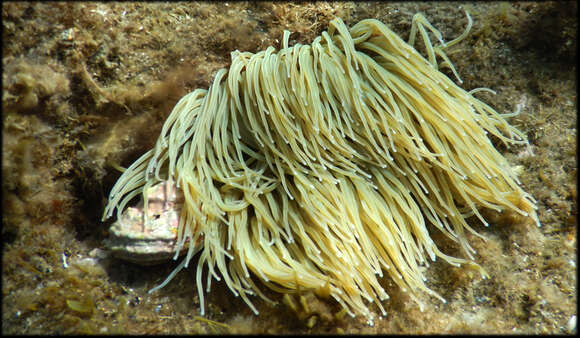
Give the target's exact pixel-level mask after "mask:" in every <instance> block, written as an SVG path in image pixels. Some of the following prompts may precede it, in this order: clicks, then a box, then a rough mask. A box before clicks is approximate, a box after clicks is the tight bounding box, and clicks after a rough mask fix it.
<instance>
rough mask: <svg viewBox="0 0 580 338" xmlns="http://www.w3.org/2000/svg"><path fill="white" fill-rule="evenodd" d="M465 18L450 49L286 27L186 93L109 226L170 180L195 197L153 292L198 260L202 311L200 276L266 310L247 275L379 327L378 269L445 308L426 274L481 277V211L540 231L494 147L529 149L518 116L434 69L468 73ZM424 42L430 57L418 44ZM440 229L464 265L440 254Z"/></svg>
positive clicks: (116, 191) (386, 33)
mask: <svg viewBox="0 0 580 338" xmlns="http://www.w3.org/2000/svg"><path fill="white" fill-rule="evenodd" d="M467 16H468V21H469V25H468V27H467V29H466V30H465V32H464V33H463V34H461V36H459V37H458V38H456V39H455V40H453V41H451V42H448V43H444V42H443V39H442V37H441V34H440V33H439V32H438V31H437V30H436V29H435V28H433V27H432V26H431V25H430V24H429V23H428V22H427V20H426V19H425V18H424V17H423V15H421V14H417V15H415V17H414V18H413V25H412V30H411V37H410V39H409V43H406V42H404V41H403V40H402V39H401V38H400V37H399V36H398V35H397V34H395V33H394V32H392V31H391V30H390V29H389V28H388V27H386V26H385V25H384V24H383V23H381V22H379V21H377V20H372V19H369V20H362V21H360V22H359V23H357V24H356V25H354V26H353V27H351V28H350V29H348V27H347V26H346V25H345V24H344V23H343V21H342V20H341V19H339V18H337V19H334V20H332V21H331V22H330V24H329V28H328V31H325V32H323V33H322V35H321V36H319V37H317V38H316V39H314V41H313V42H312V44H311V45H302V44H296V45H294V46H289V36H290V33H289V32H287V31H285V32H284V37H283V42H282V49H280V50H279V51H277V52H276V50H275V49H274V48H273V47H269V48H267V49H266V50H265V51H261V52H258V53H256V54H253V53H249V52H239V51H234V52H232V53H231V65H230V67H229V69H221V70H219V71H218V72H217V75H216V76H215V79H214V81H213V83H212V85H211V87H210V88H209V90H204V89H196V90H194V91H193V92H191V93H189V94H187V95H186V96H184V97H183V98H182V99H181V100H180V101H179V102H178V103H177V105H176V106H175V108H174V109H173V111H172V113H171V114H170V115H169V117H168V118H167V121H166V122H165V124H164V126H163V129H162V131H161V135H160V136H159V139H158V140H157V143H156V145H155V147H154V148H153V149H151V150H150V151H148V152H147V153H145V154H144V155H143V156H141V157H140V158H139V159H138V160H137V161H136V162H135V163H133V164H132V165H131V166H130V167H129V168H128V169H127V170H126V171H125V172H124V173H123V174H122V176H121V177H120V178H119V180H118V182H117V183H116V184H115V186H114V187H113V189H112V191H111V194H110V199H109V203H108V205H107V206H106V209H105V215H104V218H107V217H110V216H112V214H113V212H114V210H115V209H117V217H118V218H119V217H120V215H121V213H122V211H123V210H124V209H125V207H126V206H127V204H128V203H129V202H130V201H131V200H132V199H133V198H135V197H137V196H139V195H143V198H144V200H145V201H147V194H146V192H147V191H148V188H149V187H151V186H152V185H154V184H158V183H159V182H163V181H166V180H173V181H175V182H176V184H177V186H178V187H179V189H181V190H182V192H183V195H184V201H185V202H184V204H183V207H182V210H181V214H180V221H179V231H178V235H177V243H178V245H177V248H176V257H175V258H177V253H178V252H180V251H181V249H182V248H184V247H185V246H186V245H187V244H189V248H188V251H187V254H186V256H185V258H184V260H183V261H182V262H181V263H180V264H179V265H178V267H177V268H176V269H175V270H174V271H173V273H171V275H170V276H169V277H168V278H167V280H166V281H165V282H164V283H163V284H161V285H160V286H159V287H162V286H163V285H165V284H166V283H167V282H169V280H171V278H172V277H173V276H174V275H175V273H177V272H178V271H179V270H181V269H182V268H184V267H187V265H188V264H189V262H190V261H191V259H192V257H193V255H194V253H195V252H197V251H198V250H199V251H200V252H201V253H200V255H199V261H198V263H197V275H196V282H197V289H198V292H199V297H200V303H201V313H202V314H203V313H204V301H203V283H202V270H203V267H204V266H207V268H208V274H207V282H206V283H207V290H209V287H210V283H211V279H212V277H213V278H215V279H216V280H221V279H222V278H223V280H224V282H225V283H226V284H227V286H228V287H229V288H230V289H231V291H232V292H233V293H234V295H236V296H238V295H239V296H241V298H242V299H243V300H244V301H245V302H246V303H247V304H248V305H249V306H250V307H251V308H252V310H253V311H254V312H256V313H257V310H256V308H255V307H254V306H253V305H252V303H251V301H250V299H249V297H248V295H252V294H258V295H260V296H261V297H263V298H264V299H267V298H266V297H265V296H264V294H263V293H261V292H260V289H259V288H258V286H257V285H256V284H255V283H254V281H253V279H252V278H251V274H253V276H255V278H257V279H259V280H260V281H261V282H262V283H263V284H265V285H266V286H268V287H270V288H271V289H273V290H275V291H278V292H282V293H287V292H294V291H296V290H297V289H300V290H313V291H315V292H317V294H320V295H329V296H332V297H333V298H334V299H336V301H338V302H339V303H340V304H341V305H342V306H343V307H344V308H345V309H346V310H347V311H348V312H349V313H350V314H351V315H353V316H354V315H356V314H360V315H363V316H366V317H367V318H369V319H372V317H373V313H372V312H371V311H370V310H369V308H368V303H372V302H374V303H375V304H376V305H377V306H378V308H379V309H380V310H381V311H382V313H383V315H384V314H385V311H384V309H383V306H382V304H381V302H382V301H383V300H385V299H387V298H388V295H387V293H386V292H385V290H384V288H383V286H381V279H382V278H383V274H384V272H387V274H388V275H389V276H390V277H391V278H392V280H393V281H394V282H395V283H396V284H398V286H399V287H400V288H401V290H402V291H403V292H407V291H408V293H409V294H410V296H411V297H412V298H413V299H415V300H417V301H419V300H418V298H417V295H418V293H419V292H421V291H422V292H426V293H428V294H430V295H433V296H435V297H438V298H440V299H441V300H443V298H442V297H441V296H439V295H437V294H436V293H435V292H433V291H432V290H430V289H429V288H428V287H427V286H426V285H425V278H424V276H423V274H422V272H421V271H422V266H428V261H429V260H432V261H435V259H436V258H437V257H440V258H442V259H443V260H445V261H447V262H448V263H450V264H452V265H455V266H460V265H471V266H473V267H475V268H478V269H479V270H480V271H481V272H482V273H483V270H482V269H480V268H479V266H478V265H477V264H476V263H474V262H473V253H474V252H475V251H474V250H473V249H472V248H471V247H470V245H469V243H468V242H467V237H466V231H469V232H471V233H473V234H475V235H478V234H477V233H476V232H475V231H474V230H473V229H472V228H471V227H470V226H469V225H468V223H467V222H466V218H468V217H470V216H473V215H475V216H476V217H477V218H478V219H480V220H481V222H483V223H484V224H485V225H487V222H486V221H485V219H484V217H483V216H482V215H481V214H480V212H479V211H478V208H488V209H493V210H496V211H498V212H502V211H504V210H511V211H515V212H517V213H519V214H521V215H524V216H529V217H531V218H532V219H533V220H535V221H536V222H538V218H537V216H536V212H535V209H536V207H535V201H534V199H533V198H532V196H530V195H529V194H528V193H526V192H525V191H523V190H522V188H520V186H519V182H518V180H517V177H516V176H515V174H514V173H513V172H512V169H511V168H510V166H509V164H508V163H507V161H506V159H505V158H504V157H503V156H502V155H501V154H500V153H499V152H498V151H497V150H496V149H495V148H494V146H493V144H492V142H491V140H490V138H489V137H490V135H493V137H494V138H495V139H496V140H497V141H501V142H503V143H505V144H506V145H509V144H525V143H527V141H526V140H525V136H524V135H523V134H522V133H521V132H520V131H518V130H516V129H515V128H514V127H512V126H510V125H509V124H508V123H507V122H506V120H505V118H506V117H509V116H513V115H514V114H516V113H517V112H516V113H512V114H503V115H502V114H499V113H497V112H496V111H495V110H494V109H493V108H491V107H490V106H489V105H487V104H485V103H484V102H482V101H480V100H479V99H477V98H475V96H474V93H475V92H477V91H478V90H481V89H476V90H472V91H470V92H468V91H465V90H464V89H462V88H461V87H460V86H458V85H457V84H455V83H454V82H453V81H451V80H450V79H449V78H448V77H447V76H446V75H445V74H443V73H442V72H440V71H439V70H438V65H437V61H436V56H439V57H440V58H442V60H443V61H444V64H445V65H446V66H448V67H449V68H450V69H451V70H452V72H453V73H454V74H455V76H457V77H458V75H457V73H456V72H455V68H454V67H453V65H452V64H451V62H450V61H449V59H448V58H447V56H446V55H445V53H444V50H445V48H447V47H449V46H451V45H454V44H456V43H457V42H459V41H460V40H461V39H463V38H464V37H465V36H466V35H467V33H468V32H469V29H470V26H471V18H470V17H469V15H467ZM427 29H429V30H431V31H432V32H433V34H434V36H435V37H436V38H437V39H438V40H439V43H438V44H437V45H435V46H433V45H432V44H431V42H430V40H429V36H428V32H427ZM417 32H418V33H420V35H421V36H422V38H423V40H424V42H425V47H426V53H427V58H425V57H423V56H421V55H420V54H419V53H418V52H417V51H416V50H415V49H414V48H413V47H412V45H413V43H414V40H415V36H416V35H417ZM458 79H459V78H458ZM459 82H460V80H459ZM145 205H147V203H146V202H145ZM428 224H430V226H429V227H428ZM538 224H539V222H538ZM435 231H440V232H441V233H443V234H444V235H446V236H447V237H449V238H450V239H452V240H453V241H455V242H457V243H459V244H460V246H461V247H462V249H463V251H464V252H465V254H466V256H467V258H456V257H451V256H449V255H446V254H444V253H443V252H442V251H440V249H439V248H438V247H437V245H436V244H435V242H434V241H433V240H432V238H431V234H430V232H435ZM478 236H479V235H478ZM193 243H200V244H199V245H196V244H193ZM155 289H157V288H155Z"/></svg>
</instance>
